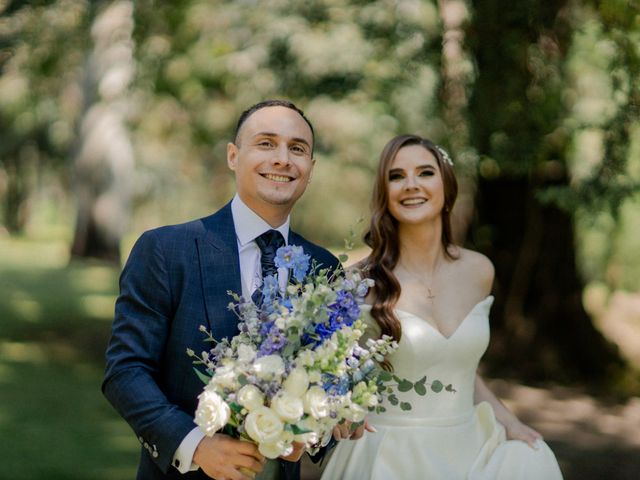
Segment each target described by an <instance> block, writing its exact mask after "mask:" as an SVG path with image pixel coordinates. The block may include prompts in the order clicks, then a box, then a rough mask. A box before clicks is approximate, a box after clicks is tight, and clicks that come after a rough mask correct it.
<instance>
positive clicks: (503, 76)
mask: <svg viewBox="0 0 640 480" xmlns="http://www.w3.org/2000/svg"><path fill="white" fill-rule="evenodd" d="M570 8H571V6H570V3H569V2H567V1H565V0H554V1H546V0H545V1H542V0H540V1H533V2H523V3H518V2H516V3H513V2H508V1H506V0H482V1H476V2H474V23H473V25H472V26H471V29H470V38H471V42H470V43H471V45H472V48H473V50H474V57H475V59H476V62H477V69H478V77H477V80H476V83H475V90H474V95H473V97H472V99H471V102H470V110H469V111H470V118H471V125H472V143H473V144H474V145H475V146H476V148H477V149H478V154H479V155H480V157H481V159H482V160H481V162H480V168H479V171H480V174H481V178H480V179H479V181H478V196H477V201H478V202H477V205H478V219H477V223H476V224H475V225H474V227H473V229H472V232H471V238H472V239H473V240H474V241H475V245H476V246H477V247H478V248H479V249H480V250H481V251H483V252H484V253H486V254H487V255H488V256H489V258H491V260H492V261H493V262H494V264H495V266H496V283H495V292H496V303H495V306H494V308H493V312H492V343H491V347H490V354H489V355H488V363H489V365H490V367H491V368H492V370H493V371H495V372H500V373H501V374H504V373H511V374H514V375H515V374H517V375H518V376H519V377H520V378H525V379H540V380H542V379H545V380H548V379H553V380H560V381H568V380H570V379H576V378H578V379H580V380H586V381H588V382H594V381H597V380H600V381H606V380H608V378H607V375H608V374H610V373H612V372H614V371H616V370H618V367H620V366H622V365H623V361H622V359H621V358H620V356H619V354H618V352H617V350H616V348H615V347H614V346H612V345H611V344H610V343H609V342H607V340H606V339H605V338H604V337H603V336H602V335H601V334H600V332H598V331H597V330H596V329H595V327H594V325H593V323H592V321H591V319H590V318H589V316H588V315H587V314H586V312H585V311H584V309H583V307H582V291H583V284H582V281H581V279H580V277H579V275H578V272H577V269H576V263H575V255H574V244H575V238H574V231H573V221H572V218H571V215H570V214H569V213H565V212H563V211H561V210H559V209H558V208H557V207H555V206H553V205H544V206H543V205H542V204H541V203H540V202H539V201H538V200H537V199H536V192H537V191H538V190H539V189H543V188H545V187H547V186H550V185H567V184H568V178H567V177H568V173H567V168H566V159H565V155H566V152H567V150H568V138H567V135H566V134H565V133H564V130H563V129H562V125H563V122H564V120H565V118H566V115H567V112H566V111H565V106H564V105H565V103H564V102H563V101H562V96H563V88H565V86H566V80H564V78H563V71H564V69H563V61H564V52H566V51H567V49H568V46H569V44H570V41H571V24H570V22H568V21H567V19H568V18H570V17H571V12H570Z"/></svg>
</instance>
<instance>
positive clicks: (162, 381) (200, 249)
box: [102, 204, 338, 480]
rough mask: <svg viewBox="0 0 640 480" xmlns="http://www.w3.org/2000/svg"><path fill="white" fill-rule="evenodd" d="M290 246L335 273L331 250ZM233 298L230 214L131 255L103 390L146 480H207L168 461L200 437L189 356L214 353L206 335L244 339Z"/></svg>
mask: <svg viewBox="0 0 640 480" xmlns="http://www.w3.org/2000/svg"><path fill="white" fill-rule="evenodd" d="M288 240H289V244H290V245H291V244H293V245H300V246H302V247H303V248H304V250H305V251H306V252H307V253H308V254H310V255H311V257H312V258H313V259H315V260H316V261H317V262H318V263H320V264H322V265H323V266H328V267H331V268H336V267H337V265H338V260H337V259H336V258H335V257H334V256H333V255H332V254H331V253H329V252H328V251H327V250H325V249H323V248H321V247H319V246H317V245H314V244H312V243H310V242H308V241H307V240H305V239H304V238H302V237H301V236H299V235H297V234H296V233H294V232H290V234H289V239H288ZM230 290H231V291H234V292H238V293H240V292H241V291H242V287H241V279H240V261H239V258H238V248H237V240H236V233H235V229H234V225H233V217H232V215H231V206H230V204H227V205H226V206H225V207H223V208H222V209H221V210H219V211H218V212H216V213H215V214H213V215H211V216H209V217H206V218H203V219H199V220H196V221H193V222H189V223H185V224H181V225H173V226H166V227H160V228H158V229H155V230H151V231H148V232H145V233H144V234H143V235H142V236H141V237H140V239H138V241H137V242H136V244H135V245H134V247H133V250H132V251H131V254H130V256H129V259H128V260H127V263H126V265H125V267H124V269H123V272H122V275H121V277H120V296H119V297H118V300H117V302H116V314H115V319H114V322H113V328H112V337H111V340H110V342H109V346H108V348H107V354H106V358H107V368H106V373H105V378H104V382H103V385H102V389H103V392H104V394H105V396H106V397H107V399H108V400H109V401H110V402H111V403H112V404H113V406H114V407H115V408H116V410H118V412H119V413H120V414H121V415H122V416H123V417H124V418H125V420H126V421H127V422H128V423H129V425H130V426H131V427H132V429H133V430H134V432H135V434H136V436H137V437H138V440H139V441H140V443H141V456H140V464H139V468H138V475H137V478H138V479H140V480H142V479H144V480H155V479H173V478H175V479H183V480H189V479H205V478H208V477H207V476H206V475H205V474H204V473H203V472H202V471H197V472H190V473H187V474H184V475H182V474H180V473H179V472H178V470H177V469H176V468H174V467H173V466H172V465H171V461H172V459H173V455H174V453H175V451H176V449H177V448H178V446H179V445H180V443H181V442H182V440H183V439H184V437H185V436H186V435H187V434H188V433H189V432H190V431H191V430H192V429H193V428H194V427H195V424H194V423H193V414H194V412H195V409H196V406H197V396H198V394H199V393H200V391H201V390H202V387H203V385H202V383H201V381H200V380H199V379H198V378H197V376H196V375H195V373H194V372H193V365H192V363H191V362H192V360H191V358H190V357H188V356H187V354H186V351H187V348H191V349H193V350H194V351H196V352H200V351H203V350H206V349H207V348H208V344H206V343H205V342H204V341H203V340H204V338H205V337H204V335H203V334H202V332H200V331H199V326H200V325H205V326H206V327H207V329H209V330H210V331H211V332H212V334H213V336H214V337H215V338H223V337H231V336H233V335H236V334H237V333H238V330H237V317H236V315H235V314H234V313H233V312H230V311H229V310H228V309H227V305H228V304H229V301H230V300H231V299H230V297H229V295H228V293H227V292H228V291H230ZM281 465H282V468H283V471H282V478H286V479H291V480H295V479H298V478H299V464H298V463H291V462H281Z"/></svg>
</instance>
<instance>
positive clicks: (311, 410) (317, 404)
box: [304, 386, 329, 420]
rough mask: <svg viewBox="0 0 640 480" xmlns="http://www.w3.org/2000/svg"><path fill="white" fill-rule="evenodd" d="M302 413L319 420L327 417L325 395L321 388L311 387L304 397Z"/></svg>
mask: <svg viewBox="0 0 640 480" xmlns="http://www.w3.org/2000/svg"><path fill="white" fill-rule="evenodd" d="M304 411H305V413H308V414H309V415H311V416H312V417H313V418H315V419H317V420H319V419H321V418H324V417H326V416H327V415H329V402H327V394H326V393H325V392H324V390H323V389H322V387H318V386H313V387H311V388H310V389H309V390H308V391H307V393H306V394H305V396H304Z"/></svg>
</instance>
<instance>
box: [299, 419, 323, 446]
mask: <svg viewBox="0 0 640 480" xmlns="http://www.w3.org/2000/svg"><path fill="white" fill-rule="evenodd" d="M296 425H297V426H298V427H299V428H301V429H303V430H311V431H310V432H307V433H299V434H298V435H296V436H295V437H294V440H295V441H296V442H300V443H306V444H307V445H309V446H310V445H315V444H316V443H318V441H319V440H320V438H321V437H322V431H323V430H324V429H323V427H322V426H321V425H320V423H318V421H317V420H316V419H315V418H313V417H307V418H304V419H302V420H301V421H299V422H298V423H297V424H296Z"/></svg>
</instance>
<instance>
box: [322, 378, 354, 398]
mask: <svg viewBox="0 0 640 480" xmlns="http://www.w3.org/2000/svg"><path fill="white" fill-rule="evenodd" d="M350 384H351V382H350V381H349V377H348V376H346V375H343V376H342V377H336V376H335V375H330V374H324V375H323V376H322V388H323V389H324V391H325V392H327V393H328V394H329V395H345V394H346V393H347V392H348V391H349V386H350Z"/></svg>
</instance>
